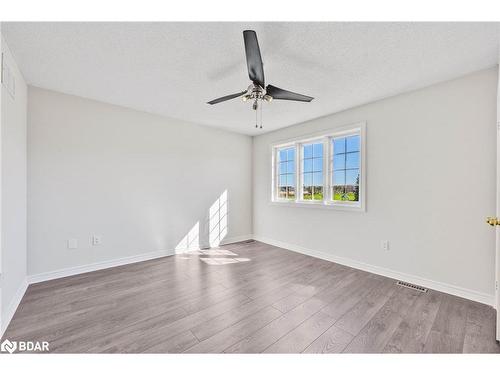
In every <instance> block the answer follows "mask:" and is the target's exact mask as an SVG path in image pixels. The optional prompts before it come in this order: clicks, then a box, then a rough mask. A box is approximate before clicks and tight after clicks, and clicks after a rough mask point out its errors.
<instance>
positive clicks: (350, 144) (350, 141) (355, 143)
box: [346, 135, 359, 152]
mask: <svg viewBox="0 0 500 375" xmlns="http://www.w3.org/2000/svg"><path fill="white" fill-rule="evenodd" d="M346 143H347V152H351V151H359V135H352V136H350V137H347V140H346Z"/></svg>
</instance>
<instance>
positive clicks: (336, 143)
mask: <svg viewBox="0 0 500 375" xmlns="http://www.w3.org/2000/svg"><path fill="white" fill-rule="evenodd" d="M333 152H334V153H335V154H341V153H344V152H345V137H342V138H335V139H334V140H333Z"/></svg>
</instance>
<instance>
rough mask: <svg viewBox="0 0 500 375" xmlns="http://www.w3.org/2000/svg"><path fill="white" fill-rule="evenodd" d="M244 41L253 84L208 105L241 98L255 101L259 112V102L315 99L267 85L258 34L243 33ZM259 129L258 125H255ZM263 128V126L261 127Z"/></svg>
mask: <svg viewBox="0 0 500 375" xmlns="http://www.w3.org/2000/svg"><path fill="white" fill-rule="evenodd" d="M243 39H244V41H245V53H246V57H247V67H248V76H249V77H250V80H251V81H252V84H251V85H250V86H248V88H247V89H246V90H245V91H242V92H238V93H236V94H231V95H226V96H223V97H221V98H217V99H214V100H211V101H209V102H208V103H207V104H217V103H221V102H225V101H226V100H230V99H234V98H238V97H241V98H242V99H243V101H247V100H253V105H252V108H253V109H254V110H257V108H258V107H259V101H262V100H265V101H266V102H271V101H272V100H274V99H276V100H294V101H298V102H310V101H311V100H313V99H314V98H313V97H311V96H307V95H302V94H297V93H295V92H292V91H288V90H284V89H280V88H279V87H276V86H273V85H267V86H266V85H265V83H264V68H263V64H262V57H261V55H260V48H259V42H258V40H257V34H256V33H255V31H254V30H245V31H243ZM255 126H256V127H257V125H255ZM261 128H262V125H261Z"/></svg>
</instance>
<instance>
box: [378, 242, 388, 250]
mask: <svg viewBox="0 0 500 375" xmlns="http://www.w3.org/2000/svg"><path fill="white" fill-rule="evenodd" d="M380 247H381V248H382V250H386V251H387V250H389V240H382V241H381V242H380Z"/></svg>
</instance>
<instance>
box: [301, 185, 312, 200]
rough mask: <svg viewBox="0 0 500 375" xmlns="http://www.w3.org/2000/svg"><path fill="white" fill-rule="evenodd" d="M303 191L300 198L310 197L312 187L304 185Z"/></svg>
mask: <svg viewBox="0 0 500 375" xmlns="http://www.w3.org/2000/svg"><path fill="white" fill-rule="evenodd" d="M303 191H304V195H303V196H302V199H312V187H311V186H304V188H303Z"/></svg>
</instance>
